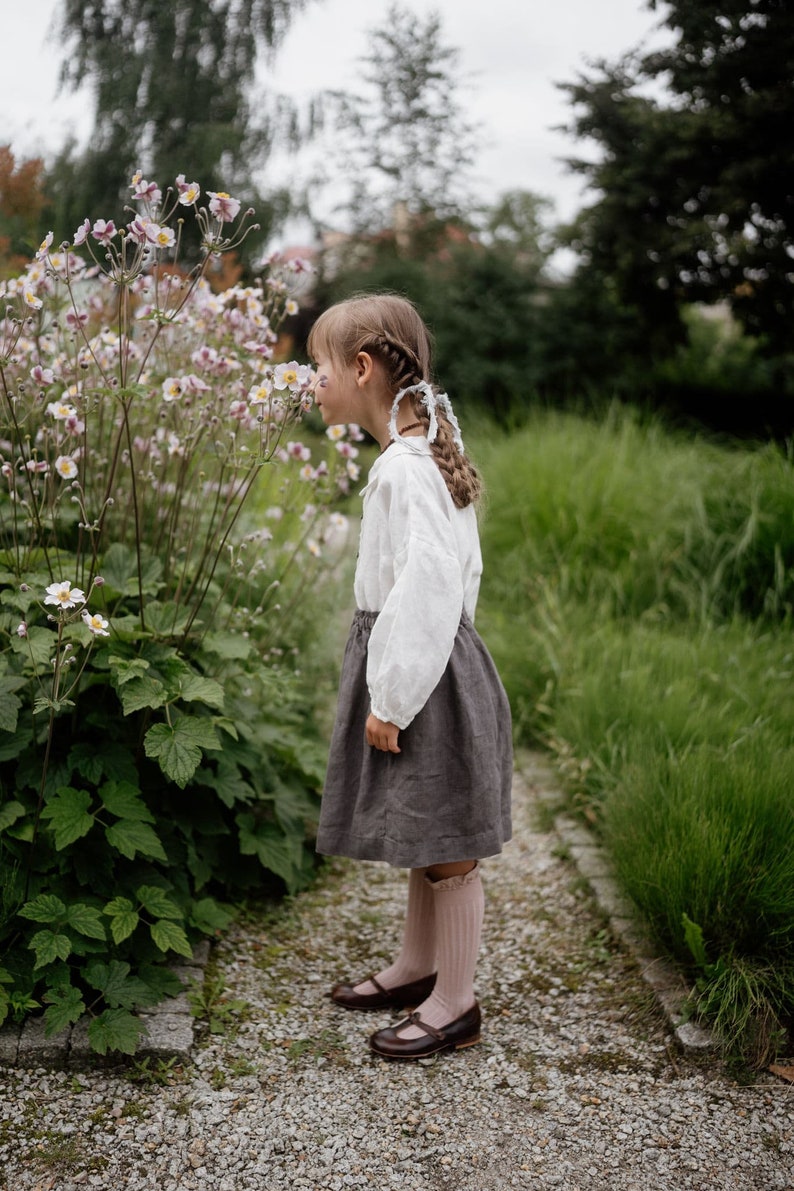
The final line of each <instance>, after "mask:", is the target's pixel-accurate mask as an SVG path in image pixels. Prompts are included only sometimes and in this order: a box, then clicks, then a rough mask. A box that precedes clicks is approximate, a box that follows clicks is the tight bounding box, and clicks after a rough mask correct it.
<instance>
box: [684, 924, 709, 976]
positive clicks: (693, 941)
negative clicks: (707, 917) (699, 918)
mask: <svg viewBox="0 0 794 1191" xmlns="http://www.w3.org/2000/svg"><path fill="white" fill-rule="evenodd" d="M681 922H682V925H683V927H684V942H685V943H686V945H687V947H688V948H689V951H690V953H691V955H692V958H693V959H694V961H695V963H696V964H697V965H698V967H699V968H702V969H703V970H704V971H705V970H706V969H707V968H708V966H709V961H708V956H707V955H706V946H705V944H704V942H703V928H702V927H701V926H699V925H698V924H697V922H693V921H692V919H691V918H690V917H689V915H688V914H682V915H681Z"/></svg>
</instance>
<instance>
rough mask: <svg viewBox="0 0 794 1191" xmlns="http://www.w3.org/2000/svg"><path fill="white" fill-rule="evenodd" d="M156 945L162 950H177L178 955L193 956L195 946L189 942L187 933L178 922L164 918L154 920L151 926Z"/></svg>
mask: <svg viewBox="0 0 794 1191" xmlns="http://www.w3.org/2000/svg"><path fill="white" fill-rule="evenodd" d="M149 930H150V931H151V935H152V939H153V941H154V944H155V946H156V947H159V948H160V950H161V951H176V953H177V955H185V956H188V957H189V958H190V959H192V958H193V948H192V947H191V946H190V943H189V942H188V938H187V935H186V934H185V932H184V930H183V929H182V927H181V926H178V925H177V924H176V922H168V921H166V920H165V919H163V918H160V919H158V920H157V922H153V923H152V925H151V926H150V927H149Z"/></svg>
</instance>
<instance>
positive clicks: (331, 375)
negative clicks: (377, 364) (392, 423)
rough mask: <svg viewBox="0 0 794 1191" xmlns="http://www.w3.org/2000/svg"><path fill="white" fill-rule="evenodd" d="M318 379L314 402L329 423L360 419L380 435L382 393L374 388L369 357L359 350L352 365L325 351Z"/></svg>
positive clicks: (376, 435) (320, 360) (319, 358)
mask: <svg viewBox="0 0 794 1191" xmlns="http://www.w3.org/2000/svg"><path fill="white" fill-rule="evenodd" d="M316 378H317V379H316V380H315V382H314V402H315V405H316V406H317V408H318V409H319V411H320V413H321V415H322V419H323V421H324V422H325V424H326V426H340V425H343V424H345V423H347V422H357V423H358V424H359V426H363V427H364V429H365V430H369V431H370V433H374V434H375V437H378V430H379V429H382V428H381V426H380V422H381V421H382V420H383V419H382V418H379V417H378V414H379V413H380V403H379V401H378V396H379V395H380V394H379V392H378V393H376V392H375V391H374V390H376V389H378V390H379V385H378V383H377V374H376V371H375V369H374V368H373V363H372V359H371V357H370V356H368V355H367V354H366V353H363V352H359V354H358V355H357V356H356V358H355V360H354V361H353V363H352V364H343V363H342V362H341V361H339V360H335V359H333V358H332V357H331V356H330V355H329V354H328V353H327V352H326V351H323V352H321V353H320V355H319V357H318V359H317V368H316ZM387 400H388V398H387ZM387 420H388V419H387ZM376 428H377V429H376Z"/></svg>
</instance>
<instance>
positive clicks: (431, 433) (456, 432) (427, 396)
mask: <svg viewBox="0 0 794 1191" xmlns="http://www.w3.org/2000/svg"><path fill="white" fill-rule="evenodd" d="M406 393H420V394H421V403H422V405H423V406H424V407H425V409H426V410H427V416H428V418H429V419H430V426H429V427H428V431H427V441H428V442H435V441H436V437H437V436H438V418H437V417H436V409H437V408H439V407H440V408H441V409H442V410H443V411H444V413H445V414H446V416H447V420H448V421H449V424H450V425H451V427H452V438H453V441H454V443H455V446H456V447H457V448H458V450H459V451H462V450H463V438H462V436H461V433H460V426H459V425H458V419H457V418H456V417H455V414H454V411H453V409H452V402H451V401H450V399H449V397H448V396H447V394H446V393H436V392H435V391H434V389H433V387H432V385H429V384H428V383H427V381H426V380H420V381H419V382H418V383H417V384H415V385H406V387H405V388H404V389H400V391H399V393H398V394H397V396H396V397H395V398H394V401H393V402H392V407H391V416H390V418H389V437H390V438H391V440H392V442H396V441H397V439H398V437H399V431H398V430H397V411H398V410H399V408H400V402H401V401H402V399H403V397H404V396H405V394H406Z"/></svg>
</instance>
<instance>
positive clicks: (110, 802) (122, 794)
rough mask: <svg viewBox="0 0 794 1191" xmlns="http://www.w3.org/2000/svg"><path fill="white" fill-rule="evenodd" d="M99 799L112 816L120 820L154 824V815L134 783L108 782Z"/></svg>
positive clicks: (100, 792)
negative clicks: (134, 820) (135, 820)
mask: <svg viewBox="0 0 794 1191" xmlns="http://www.w3.org/2000/svg"><path fill="white" fill-rule="evenodd" d="M99 797H100V798H101V799H102V802H103V803H104V805H105V806H106V807H107V809H108V810H109V811H110V813H111V814H112V815H117V816H118V818H119V819H137V821H138V822H139V823H154V821H155V819H154V815H153V814H152V812H151V811H150V810H149V808H148V806H147V805H146V803H145V802H144V801H143V800H142V798H141V792H140V790H139V789H138V787H137V786H134V785H133V784H132V782H107V783H106V784H105V785H104V786H103V787H102V788H101V790H100V791H99Z"/></svg>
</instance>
